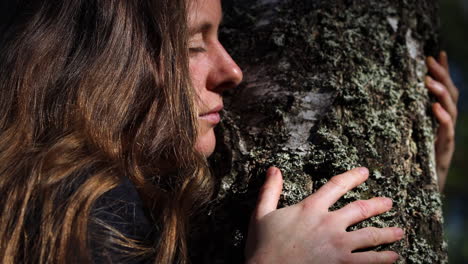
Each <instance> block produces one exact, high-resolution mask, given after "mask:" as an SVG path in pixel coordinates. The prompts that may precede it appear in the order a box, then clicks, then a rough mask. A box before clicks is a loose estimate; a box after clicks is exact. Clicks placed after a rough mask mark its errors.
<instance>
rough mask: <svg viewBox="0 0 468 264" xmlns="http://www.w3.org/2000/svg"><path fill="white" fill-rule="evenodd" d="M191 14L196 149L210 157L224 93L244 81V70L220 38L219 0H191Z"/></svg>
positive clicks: (190, 45)
mask: <svg viewBox="0 0 468 264" xmlns="http://www.w3.org/2000/svg"><path fill="white" fill-rule="evenodd" d="M188 16H189V31H190V39H189V49H190V75H191V79H192V84H193V85H194V87H195V89H196V91H197V95H198V100H197V110H198V125H199V131H198V132H199V135H198V139H197V142H196V149H197V150H198V151H200V152H201V153H202V154H203V155H205V156H209V155H211V153H213V150H214V147H215V144H216V139H215V135H214V131H213V129H214V127H215V126H216V125H217V124H218V123H219V121H220V116H219V112H220V111H221V110H222V108H223V98H222V92H223V91H225V90H226V89H231V88H234V87H236V86H237V85H238V84H239V83H240V82H241V81H242V71H241V69H240V68H239V66H237V64H236V63H235V62H234V61H233V60H232V58H231V56H229V54H228V53H227V52H226V50H225V49H224V47H223V45H222V44H221V43H220V42H219V40H218V27H219V24H220V22H221V18H222V11H221V2H220V0H192V1H191V3H190V5H189V11H188Z"/></svg>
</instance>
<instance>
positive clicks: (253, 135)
mask: <svg viewBox="0 0 468 264" xmlns="http://www.w3.org/2000/svg"><path fill="white" fill-rule="evenodd" d="M223 5H224V8H225V25H224V29H223V31H222V35H221V37H222V41H223V43H224V44H225V46H226V47H227V49H228V50H229V52H230V53H231V54H232V55H233V57H234V58H235V60H236V61H237V62H238V63H239V64H240V66H241V68H243V70H244V74H245V82H244V84H243V85H241V87H239V88H238V89H237V90H235V91H234V92H231V94H230V95H229V96H228V99H227V100H226V101H227V102H226V109H227V111H226V112H225V115H224V121H223V123H222V125H221V127H220V129H219V131H218V132H219V133H218V144H217V151H216V153H215V155H214V156H213V158H212V163H213V167H214V172H215V174H216V175H220V176H221V177H222V179H221V183H220V186H219V196H218V199H217V201H216V203H215V205H214V206H213V210H212V211H211V212H210V221H212V222H211V223H212V225H210V228H211V230H210V231H211V233H210V238H209V239H210V240H211V243H209V245H208V244H207V245H203V247H204V252H205V253H206V255H205V258H204V261H207V260H208V259H210V261H209V262H210V263H224V262H226V259H230V260H231V261H229V262H230V263H241V262H242V256H243V248H244V239H245V237H246V233H247V226H248V221H249V216H250V213H251V211H252V209H253V207H254V205H255V201H256V198H257V193H258V188H259V186H260V185H261V184H262V183H263V180H264V172H265V171H266V169H267V168H268V167H269V166H272V165H274V166H278V167H279V168H281V169H282V171H283V175H284V177H285V186H284V192H283V196H282V201H281V206H286V205H289V204H293V203H297V202H299V201H300V200H302V199H303V198H304V197H306V196H307V195H309V194H311V193H312V192H314V191H315V190H316V189H318V188H319V187H320V186H322V185H323V184H324V183H325V182H326V181H327V179H329V178H330V177H331V176H333V175H336V174H339V173H342V172H343V171H345V170H348V169H351V168H353V167H356V166H366V167H368V168H369V169H370V171H371V176H370V178H369V180H368V181H367V182H366V183H365V184H364V185H362V186H360V187H358V188H357V189H356V190H355V191H352V192H350V193H348V194H347V195H346V196H345V197H344V198H343V199H341V200H340V201H339V202H338V203H337V204H336V208H340V207H342V206H343V205H345V204H346V203H349V202H351V201H354V200H356V199H369V198H371V197H374V196H385V197H391V198H392V199H393V201H394V209H393V210H392V211H390V212H389V213H386V214H383V215H381V216H378V217H374V218H372V219H370V220H369V221H365V222H363V223H360V224H359V225H357V226H355V227H353V229H355V228H362V227H364V226H376V227H383V226H400V227H403V228H404V229H405V231H406V237H405V238H404V239H403V240H402V241H401V242H398V243H395V244H392V245H389V246H385V247H380V248H377V250H381V249H391V250H395V251H397V252H398V253H399V254H400V255H401V256H402V257H403V259H404V260H402V261H401V263H445V262H447V256H446V249H445V248H446V246H445V243H444V240H443V237H442V234H443V231H442V224H441V223H442V213H441V201H440V195H439V192H438V187H437V181H436V173H435V163H434V149H433V141H434V128H435V126H436V124H435V122H434V119H433V118H432V117H431V113H430V98H429V96H428V94H427V91H426V89H425V87H424V82H423V80H424V76H425V74H426V67H425V62H424V61H425V56H426V55H430V54H435V53H436V52H437V50H438V46H437V43H438V41H437V35H438V33H437V28H438V21H437V19H436V4H435V3H434V2H433V1H429V0H421V1H415V0H400V1H391V0H365V1H364V0H355V1H352V0H336V1H328V0H283V1H280V0H232V1H223ZM317 239H319V238H317Z"/></svg>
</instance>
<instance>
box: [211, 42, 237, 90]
mask: <svg viewBox="0 0 468 264" xmlns="http://www.w3.org/2000/svg"><path fill="white" fill-rule="evenodd" d="M242 78H243V74H242V70H241V69H240V68H239V66H238V65H237V63H236V62H235V61H234V60H233V59H232V57H231V55H229V53H228V52H227V51H226V49H225V48H224V47H223V45H222V44H221V43H219V42H218V43H217V45H216V55H215V60H214V61H213V68H212V73H211V74H210V77H209V81H208V89H210V90H212V91H215V92H217V93H222V92H224V91H225V90H228V89H232V88H235V87H236V86H238V85H239V84H240V83H241V82H242Z"/></svg>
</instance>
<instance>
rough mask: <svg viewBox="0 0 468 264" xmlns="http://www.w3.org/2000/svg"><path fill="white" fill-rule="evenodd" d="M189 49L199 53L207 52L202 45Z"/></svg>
mask: <svg viewBox="0 0 468 264" xmlns="http://www.w3.org/2000/svg"><path fill="white" fill-rule="evenodd" d="M189 51H190V52H193V53H199V52H206V49H205V48H202V47H196V48H189Z"/></svg>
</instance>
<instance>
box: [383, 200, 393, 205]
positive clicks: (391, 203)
mask: <svg viewBox="0 0 468 264" xmlns="http://www.w3.org/2000/svg"><path fill="white" fill-rule="evenodd" d="M384 203H385V205H386V206H389V207H391V206H392V205H393V201H392V199H390V198H384Z"/></svg>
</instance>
